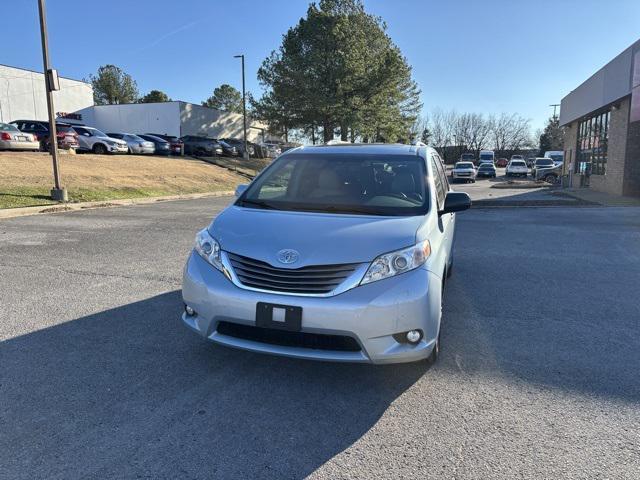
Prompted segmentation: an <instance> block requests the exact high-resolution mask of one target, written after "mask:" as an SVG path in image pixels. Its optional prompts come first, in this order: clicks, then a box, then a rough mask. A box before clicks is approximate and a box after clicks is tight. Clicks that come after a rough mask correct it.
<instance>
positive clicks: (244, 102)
mask: <svg viewBox="0 0 640 480" xmlns="http://www.w3.org/2000/svg"><path fill="white" fill-rule="evenodd" d="M233 58H240V59H241V60H242V123H243V127H244V128H243V130H244V158H245V159H248V158H249V146H248V145H247V97H246V93H245V87H244V55H234V56H233Z"/></svg>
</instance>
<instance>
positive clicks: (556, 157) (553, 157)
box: [549, 153, 564, 162]
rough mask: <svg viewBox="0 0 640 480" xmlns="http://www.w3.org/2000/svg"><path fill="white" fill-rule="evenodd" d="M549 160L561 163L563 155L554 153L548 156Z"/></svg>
mask: <svg viewBox="0 0 640 480" xmlns="http://www.w3.org/2000/svg"><path fill="white" fill-rule="evenodd" d="M549 158H551V160H553V161H554V162H562V161H563V160H564V155H562V154H558V153H556V154H552V155H549Z"/></svg>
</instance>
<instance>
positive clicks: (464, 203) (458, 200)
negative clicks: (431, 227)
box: [439, 192, 471, 215]
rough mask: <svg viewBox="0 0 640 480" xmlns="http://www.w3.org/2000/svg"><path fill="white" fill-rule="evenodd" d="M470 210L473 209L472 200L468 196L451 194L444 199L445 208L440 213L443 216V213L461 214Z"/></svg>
mask: <svg viewBox="0 0 640 480" xmlns="http://www.w3.org/2000/svg"><path fill="white" fill-rule="evenodd" d="M469 208H471V198H470V197H469V195H468V194H466V193H464V192H449V193H447V196H446V197H445V199H444V208H443V209H442V210H441V211H440V212H439V213H440V214H441V215H442V214H443V213H453V212H461V211H462V210H467V209H469Z"/></svg>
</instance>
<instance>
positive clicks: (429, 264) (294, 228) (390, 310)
mask: <svg viewBox="0 0 640 480" xmlns="http://www.w3.org/2000/svg"><path fill="white" fill-rule="evenodd" d="M237 194H238V195H237V196H238V198H237V200H236V201H235V203H233V204H232V205H230V206H229V207H227V208H226V209H225V210H224V211H223V212H222V213H221V214H220V215H219V216H218V217H216V218H215V219H214V220H213V222H212V223H211V224H210V225H209V226H208V227H207V228H205V229H204V230H202V231H200V232H199V233H198V234H197V235H196V239H195V246H194V249H193V251H192V252H191V254H190V256H189V259H188V260H187V263H186V266H185V269H184V277H183V284H182V297H183V300H184V303H185V312H184V314H183V316H182V320H183V321H184V323H185V324H186V325H187V326H188V327H190V328H191V329H193V330H195V331H196V332H198V333H199V334H200V335H202V336H203V337H205V338H207V339H209V340H211V341H213V342H216V343H219V344H223V345H227V346H231V347H237V348H242V349H246V350H252V351H257V352H264V353H271V354H277V355H285V356H290V357H298V358H309V359H318V360H332V361H349V362H371V363H394V362H409V361H416V360H421V359H426V358H428V359H430V360H431V361H433V360H435V358H436V357H437V355H438V352H439V349H440V319H441V314H442V308H441V306H442V297H443V291H444V285H445V280H446V278H447V277H448V276H449V275H450V274H451V269H452V267H453V242H454V236H455V222H456V217H455V213H454V212H457V211H460V210H464V209H467V208H469V206H470V205H471V201H470V199H469V196H468V195H467V194H466V193H460V192H453V191H451V190H450V188H449V184H448V182H447V178H446V175H445V171H444V168H443V166H442V162H441V161H440V158H439V156H438V154H437V152H436V151H435V150H433V149H432V148H429V147H425V146H421V147H417V146H408V145H346V146H345V145H340V146H316V147H300V148H296V149H294V150H290V151H287V152H286V153H283V154H282V155H281V156H280V157H279V158H278V159H277V160H275V161H274V162H273V163H272V164H271V165H270V166H269V167H267V168H266V169H265V170H264V171H263V172H262V173H261V174H260V175H259V176H258V177H256V179H255V180H254V181H253V182H252V183H251V184H250V185H249V186H248V187H246V186H241V187H239V188H238V191H237Z"/></svg>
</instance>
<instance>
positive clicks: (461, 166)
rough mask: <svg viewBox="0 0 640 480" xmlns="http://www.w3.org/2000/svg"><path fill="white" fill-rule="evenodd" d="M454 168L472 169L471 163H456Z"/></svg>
mask: <svg viewBox="0 0 640 480" xmlns="http://www.w3.org/2000/svg"><path fill="white" fill-rule="evenodd" d="M455 168H473V163H471V162H458V163H456V166H455Z"/></svg>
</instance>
